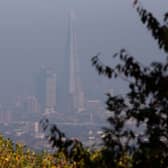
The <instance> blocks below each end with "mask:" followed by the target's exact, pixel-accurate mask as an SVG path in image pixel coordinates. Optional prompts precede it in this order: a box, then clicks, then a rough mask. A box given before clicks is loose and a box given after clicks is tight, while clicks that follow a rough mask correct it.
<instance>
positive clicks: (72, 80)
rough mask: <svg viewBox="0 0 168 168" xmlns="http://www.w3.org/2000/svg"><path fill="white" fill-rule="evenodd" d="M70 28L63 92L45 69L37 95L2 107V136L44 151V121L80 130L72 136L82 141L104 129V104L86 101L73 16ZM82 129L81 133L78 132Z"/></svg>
mask: <svg viewBox="0 0 168 168" xmlns="http://www.w3.org/2000/svg"><path fill="white" fill-rule="evenodd" d="M69 24H70V28H69V33H68V46H67V55H66V58H65V59H66V61H65V65H63V67H62V68H63V69H64V70H63V74H62V77H63V80H62V81H61V88H59V87H58V81H57V74H56V72H55V71H54V69H52V68H41V69H40V72H39V73H38V74H37V76H36V82H35V87H34V88H35V89H34V95H32V96H27V97H24V98H22V97H18V98H17V100H16V103H15V105H14V107H12V108H9V109H5V108H3V106H0V125H3V126H0V128H1V129H0V132H3V133H4V132H5V133H6V135H7V136H8V137H12V139H15V140H19V141H23V142H25V141H26V143H28V144H29V145H30V146H31V145H32V144H34V145H35V146H36V147H37V146H40V147H41V146H44V144H45V145H47V144H46V143H44V140H43V139H44V133H43V131H42V130H41V129H40V125H39V121H40V120H41V119H43V118H48V119H49V120H50V122H51V123H56V124H57V123H58V124H60V125H61V127H63V128H64V127H66V128H67V127H69V128H72V129H76V130H75V131H72V132H73V133H74V136H77V135H79V137H80V136H83V137H87V133H88V131H89V132H91V131H90V129H93V130H94V129H95V128H96V129H97V128H98V125H100V127H101V124H100V123H101V122H103V121H104V122H105V116H104V115H105V113H104V111H105V110H104V104H103V103H102V102H101V101H100V100H87V98H86V97H85V93H84V90H83V87H82V82H81V79H80V77H81V76H80V74H79V72H80V70H79V60H78V57H77V51H76V48H77V46H76V43H77V41H76V32H75V30H74V27H73V20H72V16H71V17H70V23H69ZM60 102H61V105H60ZM84 127H85V128H87V129H86V133H85V134H82V135H80V134H81V133H83V132H81V129H82V130H84V129H83V128H84ZM100 127H99V128H100ZM78 128H80V130H77V129H78ZM65 130H66V129H65ZM67 131H68V130H67ZM70 132H71V130H70ZM75 132H76V134H77V135H75ZM27 137H29V138H27ZM27 141H29V142H27ZM33 147H34V146H33Z"/></svg>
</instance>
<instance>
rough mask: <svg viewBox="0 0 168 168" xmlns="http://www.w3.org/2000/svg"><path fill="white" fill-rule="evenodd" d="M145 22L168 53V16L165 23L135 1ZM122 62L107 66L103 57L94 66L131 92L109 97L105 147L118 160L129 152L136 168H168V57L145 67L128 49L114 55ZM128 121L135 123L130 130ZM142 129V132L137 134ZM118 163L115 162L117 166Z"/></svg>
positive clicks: (142, 20) (167, 14)
mask: <svg viewBox="0 0 168 168" xmlns="http://www.w3.org/2000/svg"><path fill="white" fill-rule="evenodd" d="M134 6H135V8H136V10H137V12H138V14H139V17H140V19H141V22H142V23H143V24H144V25H145V26H146V27H147V29H148V30H149V31H150V32H151V34H152V36H153V38H154V39H155V40H156V41H157V43H158V46H159V48H160V49H161V50H163V51H164V52H165V53H166V55H167V53H168V13H165V15H164V18H163V23H164V24H161V23H160V22H159V21H158V20H157V19H156V18H155V17H154V15H153V14H152V13H151V12H149V11H147V10H146V9H144V7H143V6H142V4H141V3H140V2H138V1H134ZM113 57H114V58H119V60H120V63H119V64H117V65H116V66H115V67H109V66H107V65H104V64H103V63H102V62H101V60H100V59H99V56H98V55H96V56H94V57H93V58H92V64H93V66H95V68H96V70H97V71H98V73H99V74H100V75H104V76H107V77H108V78H122V79H124V80H126V81H127V83H128V86H129V91H128V93H127V94H125V95H120V96H113V95H111V94H107V97H108V98H107V101H106V105H107V109H108V110H109V111H110V112H112V115H111V117H109V118H108V121H109V122H110V124H111V127H110V128H105V129H104V130H105V137H104V139H103V140H104V144H105V146H106V147H107V148H106V149H107V151H108V152H111V153H112V154H113V156H114V158H115V160H118V159H119V158H121V156H122V155H124V154H125V153H128V154H129V155H131V156H132V158H133V167H136V168H142V167H149V168H153V167H157V168H166V167H168V56H166V58H165V61H164V62H151V64H150V65H149V66H143V65H142V64H141V63H140V62H138V61H137V60H136V59H135V58H134V57H133V56H130V55H129V54H128V52H127V50H126V49H121V50H120V51H119V52H118V53H115V54H114V55H113ZM128 122H132V124H135V127H134V129H131V128H129V129H128V128H127V125H128ZM138 129H140V130H141V131H137V130H138ZM113 164H115V163H113Z"/></svg>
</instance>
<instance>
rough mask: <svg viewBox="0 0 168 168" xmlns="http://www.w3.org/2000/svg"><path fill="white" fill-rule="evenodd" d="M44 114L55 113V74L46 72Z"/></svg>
mask: <svg viewBox="0 0 168 168" xmlns="http://www.w3.org/2000/svg"><path fill="white" fill-rule="evenodd" d="M45 112H47V113H51V112H56V74H55V73H53V72H52V71H50V70H48V71H47V77H46V106H45Z"/></svg>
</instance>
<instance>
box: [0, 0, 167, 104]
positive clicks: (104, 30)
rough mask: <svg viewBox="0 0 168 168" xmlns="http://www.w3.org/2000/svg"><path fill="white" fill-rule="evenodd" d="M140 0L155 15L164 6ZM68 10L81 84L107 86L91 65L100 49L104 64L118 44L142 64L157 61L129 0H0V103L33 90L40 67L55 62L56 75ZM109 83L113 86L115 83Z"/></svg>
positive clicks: (161, 0)
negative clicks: (73, 19)
mask: <svg viewBox="0 0 168 168" xmlns="http://www.w3.org/2000/svg"><path fill="white" fill-rule="evenodd" d="M141 2H142V3H143V4H144V6H145V7H146V8H147V9H149V10H151V11H152V12H154V13H155V14H156V16H157V17H158V18H161V16H162V15H163V14H164V12H166V10H167V7H168V1H165V0H159V1H145V0H142V1H141ZM71 10H73V11H74V12H75V14H76V21H75V22H76V24H75V25H74V26H75V28H76V32H77V40H78V56H79V58H80V67H81V69H80V71H81V74H82V80H83V81H85V82H84V86H85V88H87V89H89V88H92V87H93V85H96V82H99V83H101V84H102V85H103V86H104V85H106V84H107V82H106V80H105V79H104V78H103V77H98V75H97V73H96V72H95V70H94V68H93V67H91V63H90V58H91V57H92V56H94V55H95V54H96V53H97V52H99V51H100V52H101V53H102V59H103V60H104V61H105V62H106V61H107V60H111V61H113V60H112V59H111V55H112V53H114V52H116V51H118V50H119V49H120V48H123V47H124V48H127V49H128V50H129V52H130V53H131V54H132V55H136V57H137V59H140V60H142V61H143V62H149V60H150V59H151V58H155V59H158V58H157V56H158V54H160V51H159V50H158V48H157V45H156V42H154V41H153V39H152V37H151V36H150V33H149V32H148V31H147V30H146V28H144V25H142V23H141V22H140V21H139V17H138V15H137V13H136V11H135V9H134V8H133V7H132V0H0V103H1V102H2V103H3V102H7V101H9V102H11V101H13V100H14V98H15V97H16V96H17V95H31V94H33V92H32V87H33V84H32V79H33V75H34V74H35V73H36V72H38V71H39V69H40V67H41V66H43V65H44V66H55V67H56V70H57V74H58V76H60V75H61V71H62V70H63V69H64V68H65V67H64V62H65V60H64V59H65V57H64V56H65V46H66V41H67V32H68V30H67V29H68V13H69V11H71ZM88 74H90V75H88ZM86 79H88V80H86ZM107 85H108V87H109V84H107ZM112 85H113V86H112V88H113V89H115V88H117V85H118V83H116V82H115V83H114V84H112ZM96 87H98V86H97V85H96ZM103 88H104V90H102V92H105V87H103ZM87 89H86V90H87Z"/></svg>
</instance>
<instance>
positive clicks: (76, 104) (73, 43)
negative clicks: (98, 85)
mask: <svg viewBox="0 0 168 168" xmlns="http://www.w3.org/2000/svg"><path fill="white" fill-rule="evenodd" d="M74 22H75V14H74V13H73V11H71V12H70V16H69V37H68V38H69V40H68V41H69V44H68V45H69V47H68V48H69V52H68V55H69V61H70V62H69V63H70V64H69V94H70V99H71V103H72V106H71V107H72V109H73V110H74V111H75V112H82V111H84V110H85V103H84V92H83V89H82V84H81V79H80V74H79V60H78V53H77V33H76V31H75V29H74Z"/></svg>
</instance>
